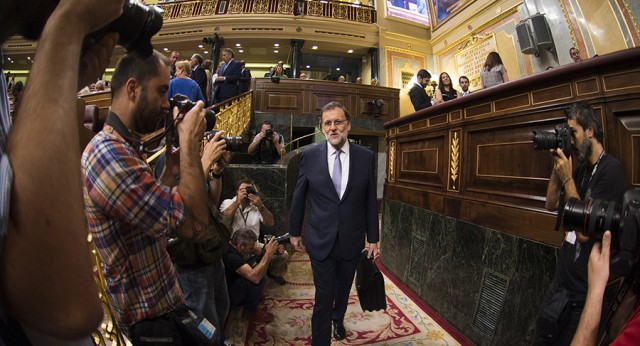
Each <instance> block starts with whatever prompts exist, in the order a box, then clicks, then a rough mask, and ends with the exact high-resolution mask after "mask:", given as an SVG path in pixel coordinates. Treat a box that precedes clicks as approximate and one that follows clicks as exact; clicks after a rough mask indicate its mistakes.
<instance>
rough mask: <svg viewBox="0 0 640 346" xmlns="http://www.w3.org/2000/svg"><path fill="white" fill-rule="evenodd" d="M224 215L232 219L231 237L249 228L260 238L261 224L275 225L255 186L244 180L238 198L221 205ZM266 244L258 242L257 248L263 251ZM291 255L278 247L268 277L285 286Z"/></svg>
mask: <svg viewBox="0 0 640 346" xmlns="http://www.w3.org/2000/svg"><path fill="white" fill-rule="evenodd" d="M220 211H221V212H222V215H223V216H224V217H225V218H227V219H231V220H232V221H231V226H230V228H231V236H233V234H234V233H235V232H237V231H238V230H239V229H243V228H248V229H250V230H252V231H253V233H254V234H255V236H256V239H258V237H260V223H264V224H265V225H266V226H268V227H272V226H273V225H274V224H275V220H274V218H273V214H271V212H270V211H269V209H267V207H265V206H264V203H263V202H262V199H261V198H260V195H259V194H258V192H257V191H256V188H255V186H253V184H252V183H251V182H250V181H247V180H243V181H241V182H240V185H239V186H238V190H237V191H236V196H235V197H234V198H233V199H225V200H224V201H223V202H222V204H221V205H220ZM263 247H264V243H260V242H257V241H256V248H257V249H258V250H261V249H262V248H263ZM288 262H289V253H288V252H287V251H285V249H284V246H283V245H279V246H278V251H277V254H276V257H275V258H274V259H273V261H272V263H271V264H270V265H269V270H268V273H267V276H269V277H270V278H271V279H273V280H274V281H275V282H277V283H278V284H280V285H285V284H286V283H287V281H285V279H284V278H283V277H282V274H284V272H285V270H286V269H287V263H288Z"/></svg>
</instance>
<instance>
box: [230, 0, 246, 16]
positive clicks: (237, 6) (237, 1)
mask: <svg viewBox="0 0 640 346" xmlns="http://www.w3.org/2000/svg"><path fill="white" fill-rule="evenodd" d="M243 12H244V0H230V1H229V12H228V13H234V14H235V13H243Z"/></svg>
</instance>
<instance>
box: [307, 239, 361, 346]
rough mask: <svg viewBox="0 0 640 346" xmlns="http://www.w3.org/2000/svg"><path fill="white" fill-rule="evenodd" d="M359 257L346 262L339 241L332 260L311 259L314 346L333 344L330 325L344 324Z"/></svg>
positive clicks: (333, 249) (332, 251)
mask: <svg viewBox="0 0 640 346" xmlns="http://www.w3.org/2000/svg"><path fill="white" fill-rule="evenodd" d="M359 260H360V256H355V257H354V258H353V259H351V260H345V259H344V258H343V255H342V252H341V251H340V239H339V236H338V237H336V241H335V243H334V244H333V247H332V249H331V252H330V253H329V256H327V258H325V259H323V260H317V259H314V258H311V270H312V271H313V284H314V285H315V286H316V294H315V304H314V306H313V315H312V317H311V345H314V346H327V345H330V344H331V321H332V320H335V321H343V320H344V314H345V313H346V311H347V305H348V303H349V292H350V291H351V286H352V285H353V278H354V276H355V273H356V268H357V267H358V261H359Z"/></svg>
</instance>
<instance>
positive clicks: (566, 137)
mask: <svg viewBox="0 0 640 346" xmlns="http://www.w3.org/2000/svg"><path fill="white" fill-rule="evenodd" d="M572 147H573V146H572V145H571V128H570V127H569V125H567V124H566V123H562V124H558V125H556V128H555V130H554V131H551V132H550V131H540V130H533V148H534V149H556V148H557V149H560V150H562V152H563V153H564V156H566V157H569V156H571V151H572Z"/></svg>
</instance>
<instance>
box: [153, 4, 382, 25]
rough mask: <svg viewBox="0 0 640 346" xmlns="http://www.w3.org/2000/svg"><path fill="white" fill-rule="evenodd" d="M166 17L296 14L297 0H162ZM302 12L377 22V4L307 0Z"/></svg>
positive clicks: (363, 21) (369, 22)
mask: <svg viewBox="0 0 640 346" xmlns="http://www.w3.org/2000/svg"><path fill="white" fill-rule="evenodd" d="M158 6H159V7H160V8H162V9H163V10H164V13H163V15H162V17H163V19H164V20H165V21H166V20H171V19H184V18H192V17H207V16H222V15H226V14H282V15H294V7H295V6H296V2H295V1H294V0H187V1H161V2H158ZM301 14H304V15H306V16H312V17H322V18H333V19H340V20H347V21H355V22H360V23H367V24H372V23H376V10H375V8H373V7H371V6H367V5H362V4H354V3H348V2H341V1H308V0H307V1H304V6H303V11H302V13H301Z"/></svg>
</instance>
